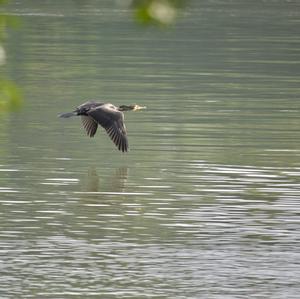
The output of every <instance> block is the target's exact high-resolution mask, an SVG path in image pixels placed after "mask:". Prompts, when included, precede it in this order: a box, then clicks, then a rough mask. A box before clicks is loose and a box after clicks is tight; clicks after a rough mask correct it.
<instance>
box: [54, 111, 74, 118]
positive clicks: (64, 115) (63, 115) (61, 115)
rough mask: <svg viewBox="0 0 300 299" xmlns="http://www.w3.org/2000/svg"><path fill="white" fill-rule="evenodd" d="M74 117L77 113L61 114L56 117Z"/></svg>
mask: <svg viewBox="0 0 300 299" xmlns="http://www.w3.org/2000/svg"><path fill="white" fill-rule="evenodd" d="M74 115H77V113H76V112H75V111H74V112H67V113H61V114H59V115H58V117H63V118H68V117H71V116H74Z"/></svg>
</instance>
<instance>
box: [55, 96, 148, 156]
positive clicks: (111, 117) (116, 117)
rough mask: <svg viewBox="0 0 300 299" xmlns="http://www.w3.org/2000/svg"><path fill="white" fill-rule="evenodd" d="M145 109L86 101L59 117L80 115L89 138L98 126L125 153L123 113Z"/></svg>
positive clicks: (126, 144) (137, 106)
mask: <svg viewBox="0 0 300 299" xmlns="http://www.w3.org/2000/svg"><path fill="white" fill-rule="evenodd" d="M145 108H146V107H141V106H139V105H129V106H127V105H121V106H114V105H113V104H110V103H98V102H94V101H88V102H86V103H83V104H82V105H80V106H78V107H77V108H76V109H75V110H74V111H73V112H69V113H62V114H60V115H59V117H63V118H68V117H71V116H77V115H80V116H81V121H82V124H83V127H84V129H85V130H86V133H87V135H88V136H90V137H94V135H95V134H96V132H97V128H98V125H100V126H101V127H103V128H104V129H105V131H106V132H107V134H108V135H109V137H110V138H111V140H112V141H113V142H114V144H115V145H116V146H117V148H118V149H119V150H120V151H122V152H127V151H128V149H129V148H128V139H127V132H126V127H125V124H124V114H123V111H136V110H141V109H145Z"/></svg>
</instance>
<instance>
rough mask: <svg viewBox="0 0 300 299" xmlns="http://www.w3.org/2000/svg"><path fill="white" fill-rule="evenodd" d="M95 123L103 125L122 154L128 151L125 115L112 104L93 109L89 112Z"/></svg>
mask: <svg viewBox="0 0 300 299" xmlns="http://www.w3.org/2000/svg"><path fill="white" fill-rule="evenodd" d="M87 114H88V116H89V117H90V118H92V119H93V121H94V122H96V123H98V124H99V125H101V126H102V127H103V128H104V129H105V131H106V132H107V134H108V136H109V137H110V139H111V140H112V141H113V143H114V144H115V145H116V146H117V148H118V149H119V150H120V151H122V152H127V151H128V139H127V132H126V127H125V125H124V114H123V113H122V112H121V111H119V110H117V108H116V107H115V106H113V105H111V104H104V105H102V106H99V107H96V108H94V109H91V110H90V111H88V112H87Z"/></svg>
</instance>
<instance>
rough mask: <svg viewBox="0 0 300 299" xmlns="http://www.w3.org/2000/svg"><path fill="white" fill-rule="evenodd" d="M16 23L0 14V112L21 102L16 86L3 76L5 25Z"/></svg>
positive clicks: (15, 108) (0, 1) (19, 104)
mask: <svg viewBox="0 0 300 299" xmlns="http://www.w3.org/2000/svg"><path fill="white" fill-rule="evenodd" d="M5 3H6V1H3V0H0V7H1V6H3V5H4V4H5ZM16 24H17V19H16V18H13V17H11V16H7V15H5V14H0V73H1V76H0V112H2V111H13V110H17V109H18V108H20V106H21V104H22V98H21V93H20V91H19V89H18V87H17V86H16V84H15V83H14V82H12V81H11V80H9V79H7V78H6V76H5V62H6V52H5V49H4V46H3V43H4V40H5V37H6V30H7V27H13V26H15V25H16Z"/></svg>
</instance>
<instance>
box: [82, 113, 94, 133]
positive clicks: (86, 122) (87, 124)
mask: <svg viewBox="0 0 300 299" xmlns="http://www.w3.org/2000/svg"><path fill="white" fill-rule="evenodd" d="M81 121H82V125H83V127H84V128H85V130H86V133H87V134H88V135H89V136H90V137H94V135H95V134H96V132H97V128H98V123H97V122H96V121H95V120H94V119H93V118H92V117H90V116H87V115H81Z"/></svg>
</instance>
